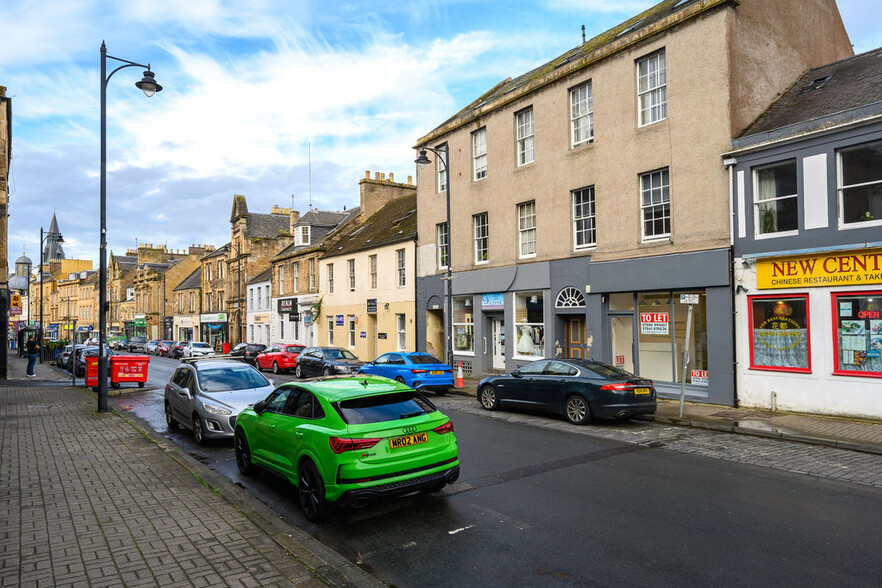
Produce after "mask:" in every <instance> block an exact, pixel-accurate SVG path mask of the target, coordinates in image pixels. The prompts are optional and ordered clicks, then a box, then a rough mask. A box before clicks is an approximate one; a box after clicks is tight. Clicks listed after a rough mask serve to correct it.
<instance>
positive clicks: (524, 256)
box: [518, 253, 536, 259]
mask: <svg viewBox="0 0 882 588" xmlns="http://www.w3.org/2000/svg"><path fill="white" fill-rule="evenodd" d="M535 257H536V254H535V253H530V254H529V255H520V256H518V259H534V258H535Z"/></svg>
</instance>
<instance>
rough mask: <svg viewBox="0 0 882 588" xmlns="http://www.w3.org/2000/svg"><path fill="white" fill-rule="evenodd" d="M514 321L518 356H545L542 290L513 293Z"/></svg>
mask: <svg viewBox="0 0 882 588" xmlns="http://www.w3.org/2000/svg"><path fill="white" fill-rule="evenodd" d="M515 323H516V326H517V328H516V333H515V336H516V338H517V345H516V347H515V353H516V354H517V356H519V357H527V358H535V357H545V305H544V296H543V293H542V292H518V293H516V294H515Z"/></svg>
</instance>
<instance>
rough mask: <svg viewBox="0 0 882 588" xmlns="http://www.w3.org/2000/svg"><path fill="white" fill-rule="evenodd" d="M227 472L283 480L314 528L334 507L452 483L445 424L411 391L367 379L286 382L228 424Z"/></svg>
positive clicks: (450, 441) (449, 430)
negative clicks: (232, 453)
mask: <svg viewBox="0 0 882 588" xmlns="http://www.w3.org/2000/svg"><path fill="white" fill-rule="evenodd" d="M234 444H235V450H236V465H237V466H238V468H239V471H240V472H241V473H242V474H243V475H250V474H251V473H252V472H253V471H254V469H255V466H260V467H263V468H266V469H268V470H270V471H272V472H275V473H277V474H280V475H282V476H283V477H285V478H287V479H288V480H289V481H290V482H291V483H292V484H293V485H295V486H296V487H297V489H298V495H299V499H300V506H301V507H302V508H303V513H304V514H305V515H306V517H307V518H308V519H309V520H311V521H314V522H320V521H322V520H324V519H326V518H327V517H328V516H329V515H330V514H331V512H332V508H333V506H343V505H350V506H355V507H362V506H366V505H367V504H368V503H370V502H371V501H372V500H374V499H376V498H379V497H382V496H395V495H402V494H409V493H411V492H415V491H417V490H422V491H425V492H437V491H439V490H441V489H442V488H443V487H444V486H445V485H446V484H450V483H453V482H455V481H456V480H457V478H458V477H459V454H458V450H457V443H456V436H455V435H454V432H453V423H452V421H451V420H450V419H449V418H448V417H447V416H445V415H444V414H442V413H441V412H440V411H439V410H438V409H437V408H435V406H434V405H433V404H432V403H431V402H430V401H429V400H428V399H427V398H426V397H425V396H423V395H422V394H421V393H420V392H417V391H415V390H413V389H411V388H408V387H407V386H405V385H404V384H401V383H400V382H395V381H392V380H388V379H385V378H379V377H376V376H359V377H349V378H335V379H333V380H315V381H310V382H302V383H298V382H289V383H287V384H283V385H281V386H279V387H278V388H276V389H275V390H274V391H273V392H272V394H270V395H269V396H268V397H267V398H266V399H265V400H263V401H261V402H258V403H257V404H255V405H254V406H253V407H251V408H246V409H245V410H243V411H242V412H241V413H240V414H239V418H237V419H236V436H235V442H234Z"/></svg>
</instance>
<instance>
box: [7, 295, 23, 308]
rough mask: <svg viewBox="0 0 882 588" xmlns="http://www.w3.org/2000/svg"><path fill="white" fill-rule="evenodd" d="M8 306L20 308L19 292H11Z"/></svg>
mask: <svg viewBox="0 0 882 588" xmlns="http://www.w3.org/2000/svg"><path fill="white" fill-rule="evenodd" d="M9 300H10V302H9V304H10V306H12V307H13V308H21V294H13V295H12V296H10V299H9Z"/></svg>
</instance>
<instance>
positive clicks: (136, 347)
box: [128, 337, 147, 353]
mask: <svg viewBox="0 0 882 588" xmlns="http://www.w3.org/2000/svg"><path fill="white" fill-rule="evenodd" d="M146 346H147V337H132V338H131V339H129V347H128V349H129V352H131V353H134V352H135V351H139V352H141V353H146V352H147V347H146Z"/></svg>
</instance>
